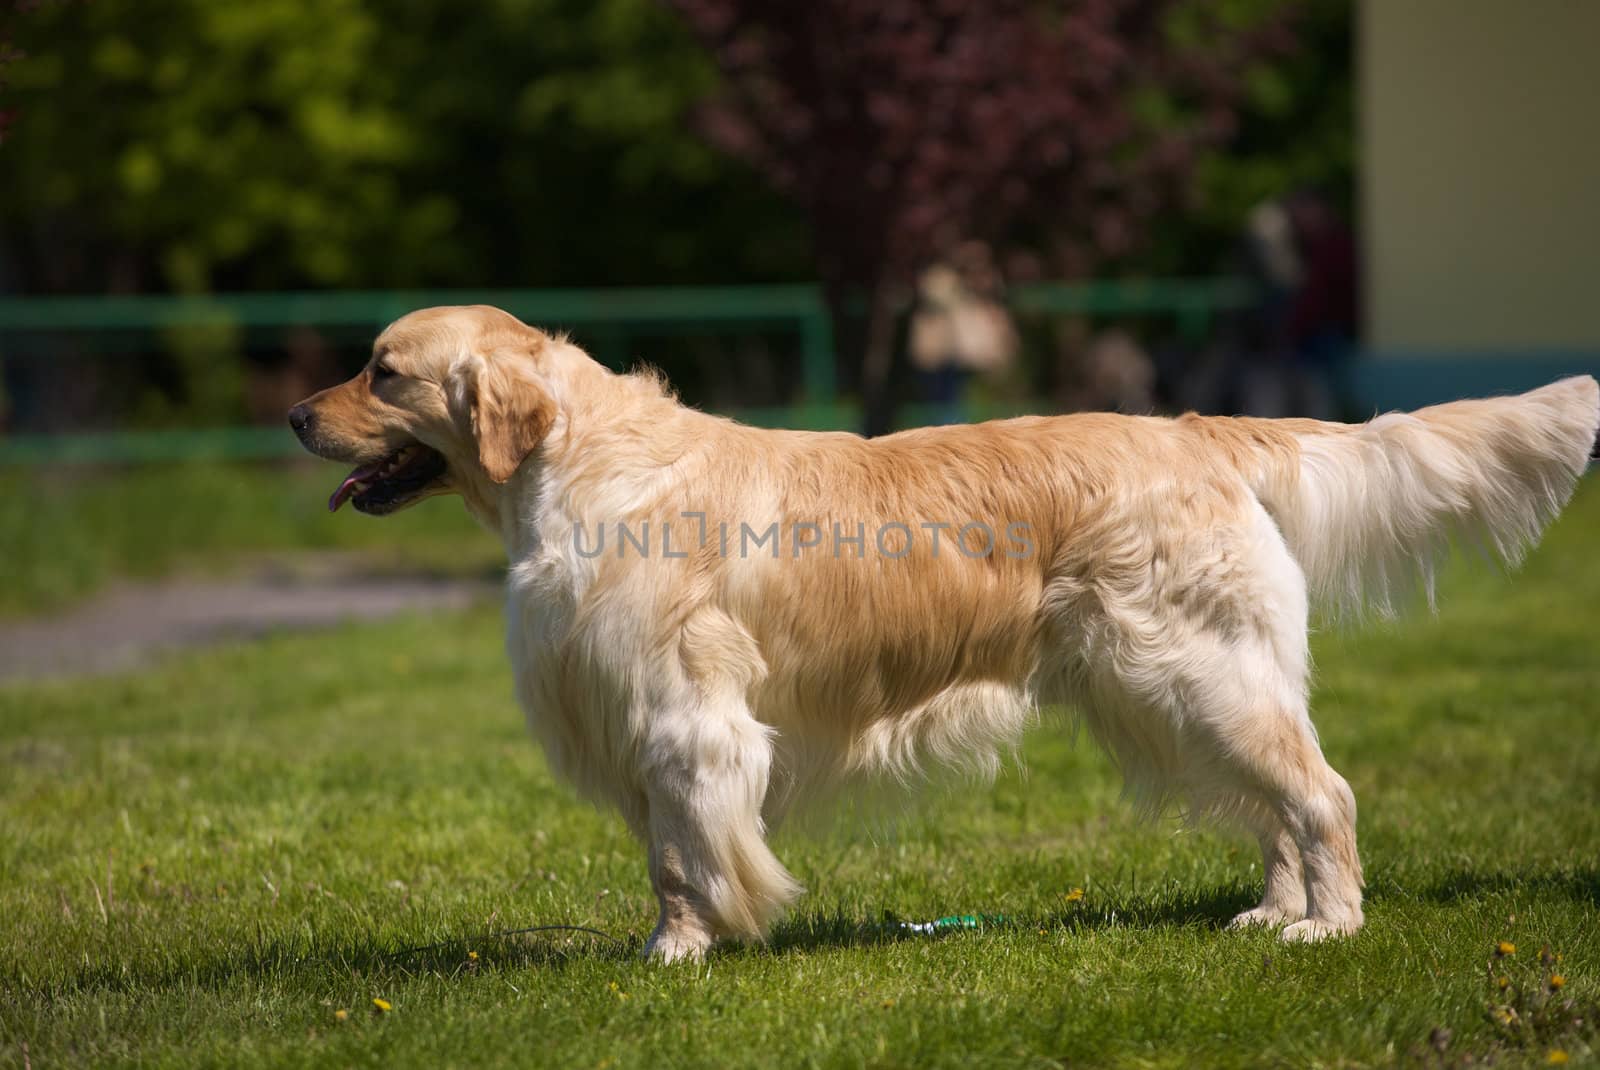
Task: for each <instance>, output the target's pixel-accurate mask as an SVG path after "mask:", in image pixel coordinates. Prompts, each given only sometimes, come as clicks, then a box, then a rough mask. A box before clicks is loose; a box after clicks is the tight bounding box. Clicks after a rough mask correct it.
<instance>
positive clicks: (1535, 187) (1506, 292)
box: [1357, 0, 1600, 357]
mask: <svg viewBox="0 0 1600 1070" xmlns="http://www.w3.org/2000/svg"><path fill="white" fill-rule="evenodd" d="M1359 18H1360V27H1359V34H1360V35H1359V39H1358V41H1359V43H1358V53H1357V62H1358V64H1359V71H1360V76H1359V81H1360V90H1359V91H1360V94H1361V100H1360V109H1361V134H1360V137H1361V146H1360V147H1361V168H1362V205H1361V216H1362V229H1363V236H1362V237H1363V249H1364V255H1365V289H1366V293H1365V307H1366V337H1365V343H1366V348H1367V349H1368V350H1369V351H1370V352H1373V353H1374V354H1375V355H1378V356H1386V355H1388V356H1393V355H1404V354H1409V353H1426V354H1452V355H1466V354H1469V353H1473V352H1478V353H1484V354H1490V353H1492V354H1496V355H1498V356H1501V357H1507V356H1510V355H1513V354H1517V353H1529V354H1538V353H1542V354H1544V355H1546V356H1548V355H1550V354H1572V355H1579V354H1584V355H1590V356H1592V355H1596V354H1600V0H1361V3H1360V7H1359Z"/></svg>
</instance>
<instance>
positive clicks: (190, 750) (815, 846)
mask: <svg viewBox="0 0 1600 1070" xmlns="http://www.w3.org/2000/svg"><path fill="white" fill-rule="evenodd" d="M445 508H447V509H448V507H445ZM1597 536H1600V485H1597V483H1596V482H1595V481H1590V483H1589V484H1588V485H1587V486H1586V487H1585V488H1584V490H1583V493H1582V494H1581V495H1580V500H1579V501H1578V502H1577V503H1576V504H1575V505H1574V507H1573V508H1572V510H1571V511H1570V513H1569V515H1568V516H1567V517H1566V518H1565V519H1564V520H1563V521H1562V522H1561V523H1560V524H1559V525H1558V526H1557V527H1556V528H1555V530H1554V531H1553V532H1552V533H1551V536H1550V538H1549V539H1548V541H1547V544H1546V546H1545V547H1544V549H1542V550H1541V551H1540V552H1539V554H1538V555H1537V556H1536V557H1535V558H1534V559H1533V561H1532V562H1531V563H1530V565H1529V566H1528V568H1527V569H1526V570H1525V571H1524V572H1523V573H1522V574H1521V575H1520V576H1518V577H1516V578H1515V579H1514V580H1509V581H1508V580H1506V579H1505V578H1503V577H1500V576H1498V575H1495V574H1494V573H1493V572H1491V571H1489V570H1485V569H1477V570H1474V571H1473V572H1472V574H1470V575H1469V574H1465V573H1452V575H1451V576H1450V577H1449V579H1448V582H1447V583H1446V584H1445V585H1444V588H1445V589H1444V591H1443V592H1442V598H1441V605H1442V611H1441V614H1440V616H1439V618H1438V619H1437V620H1434V619H1430V618H1429V617H1428V616H1427V615H1426V613H1416V614H1413V615H1412V616H1411V618H1410V619H1409V620H1407V621H1406V622H1404V623H1403V624H1401V625H1398V626H1389V627H1381V628H1377V629H1373V630H1369V631H1367V632H1365V633H1363V634H1361V635H1342V634H1341V635H1325V636H1320V637H1319V638H1318V640H1317V643H1316V647H1317V654H1318V661H1319V669H1320V671H1319V686H1318V690H1317V697H1316V708H1317V719H1318V723H1319V725H1320V727H1321V731H1322V736H1323V740H1324V744H1325V746H1326V749H1327V751H1328V753H1329V755H1330V757H1331V759H1332V760H1333V762H1334V764H1335V765H1336V766H1337V767H1338V768H1340V769H1341V770H1342V771H1343V772H1344V773H1345V774H1346V776H1347V777H1348V778H1349V779H1350V781H1351V783H1352V784H1353V786H1354V787H1355V790H1356V794H1357V797H1358V798H1359V799H1360V801H1361V825H1360V829H1361V838H1362V849H1363V854H1364V856H1365V859H1366V866H1367V875H1368V881H1369V888H1368V892H1369V898H1368V915H1367V916H1368V925H1367V927H1366V929H1365V930H1364V931H1363V932H1362V933H1361V934H1360V935H1359V936H1358V937H1356V938H1354V939H1351V940H1346V941H1338V942H1333V943H1327V944H1322V945H1316V946H1309V947H1301V946H1297V947H1287V946H1282V945H1280V944H1279V943H1277V942H1276V941H1275V940H1274V939H1273V937H1272V936H1271V935H1269V934H1263V933H1233V932H1228V931H1225V930H1223V929H1222V928H1221V927H1220V926H1221V924H1222V923H1223V922H1224V921H1225V919H1227V918H1228V917H1229V916H1230V915H1231V914H1232V913H1233V912H1234V911H1236V910H1238V909H1241V908H1243V907H1245V906H1247V905H1250V904H1251V903H1252V902H1253V899H1254V896H1255V894H1256V892H1257V887H1256V881H1257V880H1258V878H1259V861H1258V858H1257V856H1256V854H1255V850H1254V847H1253V845H1250V844H1246V843H1245V842H1244V841H1242V840H1237V839H1234V838H1232V837H1229V836H1226V835H1217V834H1211V833H1197V832H1183V831H1180V830H1179V829H1178V828H1177V827H1176V826H1175V825H1173V824H1171V823H1165V822H1164V823H1158V824H1155V825H1149V824H1141V823H1139V822H1137V821H1136V820H1135V819H1134V818H1133V817H1132V816H1131V815H1130V812H1129V809H1128V808H1127V807H1126V806H1125V805H1124V804H1122V803H1121V802H1119V799H1118V785H1117V782H1116V780H1115V778H1114V776H1113V775H1112V773H1111V772H1110V770H1109V769H1108V767H1107V765H1106V763H1105V762H1104V760H1103V759H1101V758H1100V757H1099V756H1098V755H1097V754H1096V753H1095V752H1094V751H1093V750H1092V748H1090V747H1089V745H1088V744H1087V743H1086V742H1085V743H1082V744H1080V745H1078V746H1076V747H1074V746H1073V745H1072V744H1071V742H1070V740H1068V739H1067V738H1065V736H1064V734H1063V733H1061V732H1059V731H1052V730H1041V731H1040V732H1038V733H1036V734H1035V735H1034V736H1033V737H1032V739H1031V740H1030V742H1029V744H1028V746H1027V748H1026V759H1027V762H1026V764H1027V767H1028V772H1027V774H1026V775H1025V776H1021V775H1017V774H1014V773H1013V774H1010V775H1007V776H1005V777H1003V778H1002V779H1001V780H1000V781H999V782H998V783H997V784H995V785H993V786H980V787H965V788H962V789H961V790H957V791H953V792H946V793H943V794H940V795H938V796H937V797H935V798H933V799H931V800H926V801H925V802H924V804H923V805H921V806H919V807H918V808H917V809H916V810H915V811H914V812H913V813H914V816H909V817H906V818H904V819H902V820H900V821H899V822H897V823H896V822H890V821H887V820H882V819H876V818H872V819H864V820H863V819H850V820H841V821H840V822H839V823H838V824H837V825H836V826H830V827H829V828H828V829H826V830H825V831H823V832H821V833H819V834H816V835H813V836H809V837H808V836H802V835H798V834H793V833H790V834H785V835H783V836H780V837H779V853H780V855H781V856H782V857H783V858H784V859H785V860H786V861H787V862H788V863H789V864H790V866H791V868H792V869H793V870H794V871H795V872H796V874H797V875H799V876H800V877H801V878H802V879H803V880H804V881H805V883H806V884H807V885H808V887H809V888H810V893H809V895H807V897H806V898H805V899H804V900H803V901H802V902H801V904H800V906H799V908H798V910H797V911H796V912H795V913H794V914H793V915H792V916H791V917H790V918H789V919H788V920H787V921H785V922H783V923H782V924H781V925H780V927H779V928H778V930H777V932H776V935H775V940H774V942H773V945H772V946H771V947H769V948H758V947H742V948H731V949H727V950H723V951H719V952H717V953H715V954H714V955H713V956H712V957H711V958H710V959H709V960H708V961H707V962H706V963H704V964H703V965H700V966H698V967H693V966H681V967H671V968H660V967H656V966H652V965H648V964H645V963H642V962H640V961H638V960H637V958H636V955H637V951H638V949H639V947H640V945H641V943H642V940H643V937H644V935H645V934H646V933H647V931H648V929H649V927H650V925H651V923H652V921H653V901H652V899H651V898H650V896H649V893H648V888H647V883H646V877H645V870H644V860H643V855H642V853H641V852H640V851H639V850H638V848H637V847H636V846H635V845H634V844H633V843H632V842H630V840H629V838H628V836H627V835H626V833H625V832H624V830H623V829H622V827H621V825H620V824H619V822H618V821H617V820H616V819H615V818H613V817H611V816H609V815H605V814H601V813H597V812H595V811H594V810H592V809H589V808H587V807H585V806H584V805H581V804H579V803H577V802H575V801H574V800H573V798H572V796H571V795H570V793H569V792H568V791H567V789H566V788H565V787H563V786H561V785H559V784H557V783H555V782H554V781H553V780H552V778H551V776H550V775H549V773H548V772H547V771H546V769H545V766H544V764H543V762H542V760H541V759H540V757H539V755H538V753H537V750H536V748H535V747H534V746H533V745H532V744H531V743H530V742H529V741H528V740H527V739H526V738H525V736H524V732H523V729H522V726H521V717H520V715H519V713H518V712H517V710H516V709H515V708H514V706H513V703H512V702H511V700H510V698H509V681H508V670H507V668H506V666H505V663H504V655H503V653H502V651H501V640H500V623H499V616H498V613H497V612H496V611H494V610H493V609H491V608H485V609H483V610H481V611H477V612H472V613H468V614H463V615H459V616H447V617H440V618H436V619H420V618H411V619H403V620H399V621H395V622H390V623H387V624H383V625H373V626H363V627H352V628H349V629H347V630H343V631H339V632H335V633H324V634H320V635H310V636H287V637H279V638H276V639H272V640H269V641H266V642H262V643H259V644H255V645H249V646H240V647H233V648H226V649H220V650H214V651H211V652H205V653H195V654H191V655H186V656H183V657H180V658H178V659H176V660H174V661H172V662H170V663H168V664H166V665H164V666H163V667H161V668H159V669H157V670H154V671H149V672H145V673H142V674H139V675H134V676H128V677H124V678H116V679H101V680H95V681H90V682H73V683H57V684H47V685H41V684H29V685H26V686H17V687H12V688H9V689H5V690H0V1064H6V1065H20V1064H21V1063H22V1046H23V1044H24V1043H25V1044H26V1045H27V1048H28V1052H29V1058H30V1059H31V1061H32V1065H33V1066H35V1067H40V1068H44V1067H49V1066H61V1065H88V1064H94V1065H115V1064H120V1063H140V1064H148V1065H201V1064H217V1063H225V1064H237V1063H241V1062H251V1063H277V1064H302V1063H318V1064H329V1065H341V1066H343V1065H350V1066H388V1065H396V1064H399V1065H419V1066H437V1065H486V1064H487V1065H508V1066H525V1065H552V1066H578V1067H656V1066H694V1065H705V1064H710V1063H721V1064H729V1065H745V1066H761V1065H776V1064H807V1065H810V1064H816V1065H826V1066H858V1065H868V1064H870V1065H875V1066H950V1067H958V1066H959V1067H966V1066H1054V1065H1074V1066H1102V1065H1111V1066H1171V1067H1187V1066H1196V1065H1219V1066H1257V1065H1281V1066H1308V1065H1320V1066H1344V1065H1388V1064H1394V1063H1412V1062H1428V1063H1429V1064H1430V1065H1431V1064H1438V1063H1447V1064H1452V1065H1454V1064H1456V1063H1457V1061H1458V1060H1461V1059H1463V1058H1464V1056H1467V1055H1471V1056H1473V1058H1474V1059H1475V1060H1476V1061H1477V1062H1478V1063H1480V1064H1481V1062H1482V1061H1483V1059H1484V1058H1485V1057H1486V1056H1490V1055H1493V1056H1494V1057H1495V1058H1496V1060H1497V1065H1502V1066H1504V1065H1522V1064H1530V1065H1531V1064H1542V1063H1544V1061H1545V1059H1546V1057H1547V1053H1548V1052H1549V1051H1551V1050H1553V1049H1559V1050H1562V1051H1565V1052H1567V1053H1568V1054H1569V1056H1570V1058H1571V1060H1572V1063H1573V1064H1582V1063H1585V1062H1589V1061H1593V1060H1595V1059H1596V1058H1597V1055H1596V1049H1597V1047H1600V1038H1597V1036H1596V1033H1595V1022H1596V1019H1597V1017H1600V1014H1597V1012H1600V1007H1597V997H1600V857H1597V855H1600V658H1597V657H1596V649H1597V641H1600V612H1597V609H1596V607H1597V606H1600V553H1597V552H1596V551H1597V548H1600V538H1597ZM1074 888H1082V889H1084V894H1083V896H1082V897H1081V899H1079V898H1075V897H1073V896H1072V895H1071V894H1070V891H1071V890H1072V889H1074ZM980 911H981V912H989V913H993V914H1001V915H1004V916H1005V919H1006V920H1004V921H1003V922H1001V923H999V924H997V925H995V926H992V927H990V928H987V929H984V930H981V931H976V932H958V933H953V934H950V935H945V936H935V937H928V936H912V937H907V936H905V935H903V934H901V933H899V932H898V931H897V930H896V928H895V927H894V924H893V923H894V922H895V921H896V920H897V919H911V920H925V919H929V918H934V917H938V916H941V915H948V914H955V913H965V912H980ZM558 922H569V923H576V924H584V925H592V926H596V927H599V928H601V929H604V930H607V931H609V932H611V933H614V934H616V935H617V936H618V937H620V938H621V939H622V940H623V941H624V943H625V946H622V947H617V946H613V945H611V944H609V943H607V942H605V941H602V940H599V939H594V938H589V937H583V936H571V935H560V934H557V935H541V936H532V937H523V938H516V939H499V938H494V937H491V936H489V935H487V934H489V933H492V932H494V931H497V930H502V929H509V928H515V927H520V926H527V925H535V924H541V923H558ZM1500 940H1509V941H1512V942H1514V943H1515V945H1516V952H1515V954H1514V955H1512V956H1510V957H1508V958H1505V959H1497V958H1495V957H1494V953H1493V949H1494V947H1495V944H1496V942H1497V941H1500ZM438 942H444V943H443V944H442V946H439V947H435V948H431V949H427V950H422V951H417V952H414V953H402V952H404V951H405V950H406V949H408V948H413V947H417V946H419V945H427V944H434V943H438ZM1545 944H1548V945H1549V946H1550V947H1551V949H1553V951H1557V952H1560V953H1561V955H1562V956H1563V957H1562V960H1561V961H1560V962H1559V963H1558V964H1553V965H1548V966H1547V965H1542V964H1541V963H1540V962H1539V961H1538V952H1539V949H1540V948H1541V946H1542V945H1545ZM471 953H476V956H477V957H476V958H473V957H471ZM1553 970H1558V971H1559V972H1560V973H1562V974H1563V975H1564V976H1565V977H1566V978H1567V983H1566V986H1565V988H1564V989H1562V991H1561V992H1560V993H1558V994H1557V996H1556V997H1554V998H1551V999H1549V1000H1546V999H1545V997H1544V996H1543V992H1544V990H1545V987H1546V985H1547V978H1548V975H1549V974H1550V973H1551V972H1552V971H1553ZM1502 975H1504V976H1506V977H1507V978H1508V979H1509V983H1508V987H1507V989H1505V990H1504V991H1502V990H1500V989H1499V988H1498V987H1497V984H1496V982H1495V978H1497V977H1499V976H1502ZM374 998H381V999H384V1000H387V1001H388V1002H389V1003H390V1004H391V1006H392V1009H391V1010H390V1011H388V1012H387V1013H381V1012H379V1011H378V1010H377V1009H376V1008H375V1006H374V1004H373V1000H374ZM1568 999H1571V1000H1572V1001H1573V1004H1574V1005H1573V1007H1571V1008H1566V1007H1565V1006H1564V1003H1565V1001H1566V1000H1568ZM1498 1004H1509V1005H1511V1006H1512V1007H1513V1009H1515V1010H1516V1011H1517V1013H1518V1018H1517V1021H1516V1024H1514V1025H1512V1026H1503V1025H1501V1024H1498V1023H1497V1022H1496V1021H1495V1020H1494V1018H1493V1016H1492V1014H1491V1013H1490V1011H1489V1008H1490V1007H1491V1005H1498ZM339 1010H347V1011H348V1012H349V1015H348V1018H347V1019H346V1020H343V1021H341V1020H339V1018H338V1016H337V1014H336V1012H337V1011H339ZM1579 1017H1582V1018H1583V1019H1584V1022H1583V1024H1581V1025H1580V1024H1577V1023H1576V1022H1575V1021H1574V1019H1576V1018H1579ZM1440 1027H1442V1028H1444V1029H1447V1030H1449V1031H1450V1034H1451V1037H1450V1040H1449V1042H1448V1044H1447V1045H1445V1048H1446V1050H1445V1052H1444V1054H1442V1055H1440V1054H1439V1053H1438V1052H1436V1051H1435V1049H1434V1047H1433V1046H1432V1045H1431V1043H1430V1040H1429V1037H1430V1033H1432V1031H1434V1030H1435V1029H1436V1028H1440ZM1441 1035H1442V1034H1441ZM1461 1065H1465V1064H1464V1063H1461Z"/></svg>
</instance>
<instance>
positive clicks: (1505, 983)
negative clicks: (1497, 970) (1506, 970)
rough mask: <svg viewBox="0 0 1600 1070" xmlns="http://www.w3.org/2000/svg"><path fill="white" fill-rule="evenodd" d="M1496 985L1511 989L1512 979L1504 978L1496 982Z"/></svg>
mask: <svg viewBox="0 0 1600 1070" xmlns="http://www.w3.org/2000/svg"><path fill="white" fill-rule="evenodd" d="M1495 984H1497V985H1499V986H1500V987H1501V988H1509V987H1510V986H1511V978H1509V977H1502V978H1500V979H1499V980H1497V981H1496V982H1495Z"/></svg>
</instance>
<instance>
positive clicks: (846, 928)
mask: <svg viewBox="0 0 1600 1070" xmlns="http://www.w3.org/2000/svg"><path fill="white" fill-rule="evenodd" d="M1257 898H1258V895H1257V894H1253V893H1252V892H1251V891H1250V890H1249V889H1247V888H1246V887H1245V886H1243V885H1241V884H1228V885H1221V886H1218V887H1214V888H1201V889H1192V890H1176V889H1173V888H1171V887H1166V888H1162V889H1160V890H1158V891H1155V892H1153V893H1149V894H1141V893H1121V892H1111V893H1109V894H1105V893H1095V894H1092V895H1088V896H1085V897H1083V898H1075V897H1068V896H1063V897H1062V899H1061V901H1060V903H1059V904H1057V905H1056V906H1055V907H1053V908H1052V909H1048V910H1044V911H1033V912H1023V913H1017V914H1009V913H1004V912H1001V913H996V914H974V915H966V916H962V915H955V916H952V917H949V918H945V919H930V918H901V917H899V916H898V915H896V914H892V913H884V914H882V915H881V916H879V917H878V918H875V919H863V918H861V917H860V916H858V915H851V914H847V913H845V912H843V911H832V912H828V911H821V912H814V913H806V912H800V913H797V914H792V915H790V916H789V917H788V918H786V919H785V920H784V921H782V922H780V923H779V924H778V926H777V927H776V928H775V929H774V930H773V933H772V937H771V939H770V940H769V941H768V946H769V947H770V948H771V950H772V951H773V952H775V953H778V954H782V953H784V952H786V951H790V950H807V951H810V950H820V949H824V948H846V947H870V946H874V945H880V944H889V943H897V942H899V941H903V940H926V939H928V938H929V937H930V936H932V937H934V938H938V937H940V936H943V935H950V934H954V933H957V932H963V931H968V932H970V931H973V930H978V931H988V932H1005V931H1011V932H1031V933H1036V932H1038V931H1039V930H1044V931H1046V932H1062V931H1065V932H1086V931H1091V930H1101V929H1147V930H1153V929H1179V928H1199V929H1211V930H1215V929H1222V928H1224V927H1226V925H1227V924H1228V922H1229V921H1230V920H1231V919H1232V918H1233V917H1234V915H1236V914H1238V913H1239V912H1240V911H1242V910H1246V909H1248V908H1249V907H1251V906H1254V905H1255V902H1256V899H1257ZM930 922H931V923H932V925H931V926H930V924H929V923H930Z"/></svg>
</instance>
